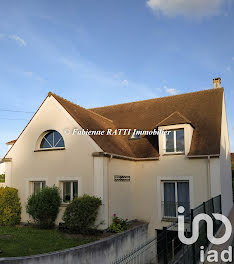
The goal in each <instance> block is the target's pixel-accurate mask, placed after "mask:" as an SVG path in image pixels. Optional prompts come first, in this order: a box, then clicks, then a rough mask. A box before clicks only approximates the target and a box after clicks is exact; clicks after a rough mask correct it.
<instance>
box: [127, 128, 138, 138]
mask: <svg viewBox="0 0 234 264" xmlns="http://www.w3.org/2000/svg"><path fill="white" fill-rule="evenodd" d="M140 138H141V131H140V130H136V129H134V131H133V133H132V134H131V136H130V138H129V139H140Z"/></svg>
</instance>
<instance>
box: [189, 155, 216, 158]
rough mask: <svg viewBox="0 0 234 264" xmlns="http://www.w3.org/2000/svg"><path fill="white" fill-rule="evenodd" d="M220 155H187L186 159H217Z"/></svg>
mask: <svg viewBox="0 0 234 264" xmlns="http://www.w3.org/2000/svg"><path fill="white" fill-rule="evenodd" d="M219 156H220V154H211V155H187V157H188V158H219Z"/></svg>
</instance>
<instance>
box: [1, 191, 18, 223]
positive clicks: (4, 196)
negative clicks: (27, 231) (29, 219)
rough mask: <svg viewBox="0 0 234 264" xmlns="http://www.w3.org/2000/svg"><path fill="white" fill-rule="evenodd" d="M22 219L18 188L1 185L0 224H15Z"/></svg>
mask: <svg viewBox="0 0 234 264" xmlns="http://www.w3.org/2000/svg"><path fill="white" fill-rule="evenodd" d="M20 220H21V204H20V199H19V196H18V190H17V189H15V188H10V187H0V226H14V225H16V224H19V223H20Z"/></svg>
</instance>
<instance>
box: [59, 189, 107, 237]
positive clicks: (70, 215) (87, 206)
mask: <svg viewBox="0 0 234 264" xmlns="http://www.w3.org/2000/svg"><path fill="white" fill-rule="evenodd" d="M101 205H102V200H101V199H100V198H98V197H95V196H89V195H87V194H84V195H83V196H81V197H77V198H75V199H74V200H73V201H72V202H71V203H70V204H69V205H68V206H67V208H66V210H65V212H64V215H63V220H64V222H65V226H66V228H68V229H69V230H70V231H74V232H77V233H81V234H88V233H89V232H90V231H91V230H92V229H93V227H94V223H95V220H96V218H97V214H98V208H99V207H100V206H101Z"/></svg>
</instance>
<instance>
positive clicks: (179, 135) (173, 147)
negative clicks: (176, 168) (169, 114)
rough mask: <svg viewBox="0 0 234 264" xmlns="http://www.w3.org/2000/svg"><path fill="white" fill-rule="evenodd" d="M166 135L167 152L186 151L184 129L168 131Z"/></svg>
mask: <svg viewBox="0 0 234 264" xmlns="http://www.w3.org/2000/svg"><path fill="white" fill-rule="evenodd" d="M168 132H169V133H167V134H166V135H165V137H166V153H183V152H184V129H177V130H171V131H168Z"/></svg>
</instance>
